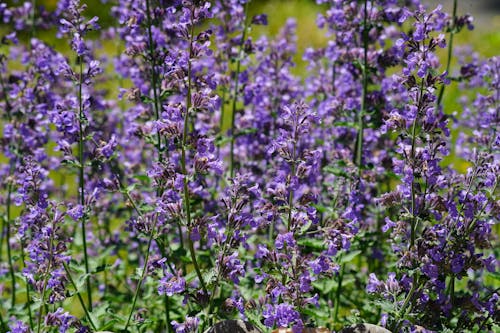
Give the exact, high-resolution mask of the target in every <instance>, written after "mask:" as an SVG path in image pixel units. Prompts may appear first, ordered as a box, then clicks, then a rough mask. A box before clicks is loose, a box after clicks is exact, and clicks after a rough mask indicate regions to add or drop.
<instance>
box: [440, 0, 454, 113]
mask: <svg viewBox="0 0 500 333" xmlns="http://www.w3.org/2000/svg"><path fill="white" fill-rule="evenodd" d="M457 3H458V1H457V0H454V1H453V17H452V20H453V23H452V26H451V28H450V39H449V41H448V60H447V62H446V75H448V76H449V75H450V74H449V72H450V65H451V59H452V55H453V54H452V53H453V36H455V28H456V25H455V23H456V20H457ZM444 88H445V85H444V84H443V85H441V89H440V90H439V96H438V100H437V106H438V107H439V106H440V105H441V101H442V100H443V95H444Z"/></svg>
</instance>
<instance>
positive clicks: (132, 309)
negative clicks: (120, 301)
mask: <svg viewBox="0 0 500 333" xmlns="http://www.w3.org/2000/svg"><path fill="white" fill-rule="evenodd" d="M157 222H158V219H157V218H155V221H154V223H153V228H152V229H151V234H150V235H149V239H148V245H147V247H146V259H145V260H144V266H143V267H142V272H141V277H140V279H139V281H138V282H137V287H136V289H135V293H134V299H133V301H132V308H131V309H130V313H129V314H128V319H127V323H126V324H125V328H124V331H127V328H128V325H129V324H130V319H131V318H132V314H133V313H134V310H135V305H136V303H137V298H138V297H139V292H140V290H141V285H142V282H143V281H144V277H145V276H146V271H147V270H148V264H149V252H150V250H151V244H152V243H153V238H154V237H153V236H154V231H155V229H156V223H157Z"/></svg>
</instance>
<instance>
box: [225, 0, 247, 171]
mask: <svg viewBox="0 0 500 333" xmlns="http://www.w3.org/2000/svg"><path fill="white" fill-rule="evenodd" d="M249 2H250V1H247V2H246V3H245V9H244V13H245V14H244V15H245V23H244V25H243V33H242V36H241V44H240V49H239V52H238V59H237V60H236V73H235V76H234V93H233V104H232V112H231V148H230V164H229V170H230V173H229V174H230V175H231V178H233V177H234V141H235V135H234V134H235V133H234V132H235V128H234V123H235V120H236V103H237V101H238V86H239V76H240V71H241V57H242V56H243V46H244V45H245V38H246V33H247V28H248V3H249Z"/></svg>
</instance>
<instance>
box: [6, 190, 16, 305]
mask: <svg viewBox="0 0 500 333" xmlns="http://www.w3.org/2000/svg"><path fill="white" fill-rule="evenodd" d="M11 194H12V184H9V186H8V194H7V203H6V206H7V207H6V208H7V234H6V237H5V238H6V240H7V257H8V261H9V274H10V281H11V285H12V295H11V309H14V306H15V305H16V276H15V274H14V265H13V263H12V253H11V252H12V251H11V247H10V219H11V216H10V203H11Z"/></svg>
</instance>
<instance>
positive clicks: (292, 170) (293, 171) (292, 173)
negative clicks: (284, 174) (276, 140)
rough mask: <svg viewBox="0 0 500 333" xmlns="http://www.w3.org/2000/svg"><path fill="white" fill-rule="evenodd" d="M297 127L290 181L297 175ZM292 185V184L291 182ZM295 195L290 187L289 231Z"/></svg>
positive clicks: (288, 229)
mask: <svg viewBox="0 0 500 333" xmlns="http://www.w3.org/2000/svg"><path fill="white" fill-rule="evenodd" d="M297 139H298V138H297V128H295V133H294V139H293V151H292V163H291V165H290V168H291V171H290V182H292V181H293V178H294V177H295V163H296V161H295V155H296V150H297ZM290 185H291V184H290ZM293 197H294V192H293V190H292V189H291V187H290V193H289V194H288V225H287V231H290V229H291V227H292V211H293Z"/></svg>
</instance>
